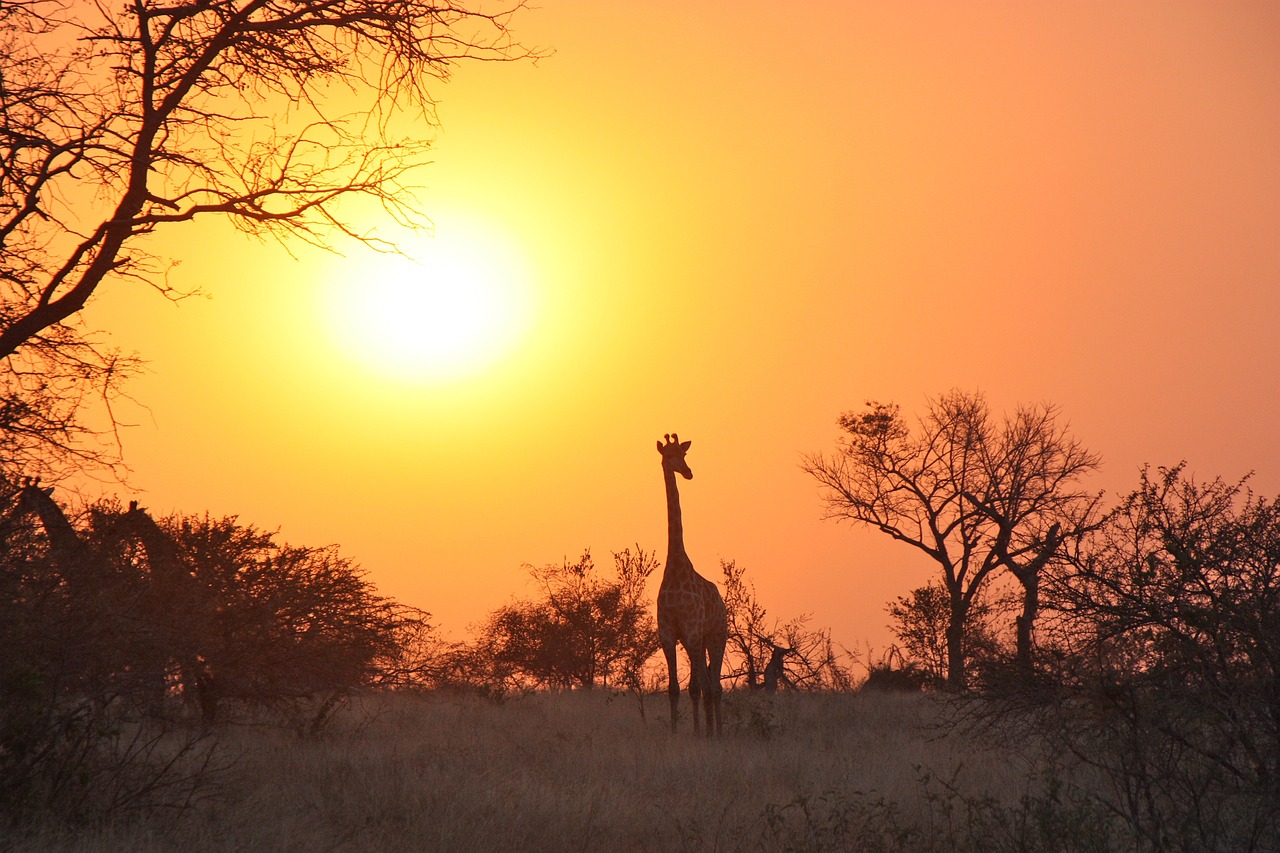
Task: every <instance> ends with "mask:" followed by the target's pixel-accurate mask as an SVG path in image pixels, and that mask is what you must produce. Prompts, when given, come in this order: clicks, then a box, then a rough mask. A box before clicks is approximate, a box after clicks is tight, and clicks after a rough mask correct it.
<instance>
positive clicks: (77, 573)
mask: <svg viewBox="0 0 1280 853" xmlns="http://www.w3.org/2000/svg"><path fill="white" fill-rule="evenodd" d="M28 513H34V514H35V515H36V517H37V518H39V519H40V524H41V526H42V527H44V532H45V536H47V537H48V539H49V553H50V556H52V557H53V559H54V562H55V563H56V564H57V566H58V570H59V572H61V573H62V578H63V581H64V582H65V583H66V584H67V587H68V588H71V587H73V586H75V585H76V584H80V583H83V582H84V581H85V580H86V576H87V574H88V573H89V572H90V571H92V568H93V565H94V563H95V560H94V556H93V552H92V549H90V548H89V546H88V544H86V543H85V541H84V540H83V539H81V538H80V534H79V533H77V532H76V529H75V528H74V527H72V526H71V522H70V521H68V520H67V516H66V514H65V513H64V512H63V511H62V507H60V506H58V504H57V503H56V502H55V501H54V500H53V487H52V486H41V485H40V480H39V478H36V479H32V478H31V477H27V478H25V479H23V481H22V489H21V490H20V491H19V492H18V501H17V504H16V505H15V506H14V509H13V513H12V515H11V518H13V519H14V520H17V519H20V518H22V517H23V516H25V515H27V514H28Z"/></svg>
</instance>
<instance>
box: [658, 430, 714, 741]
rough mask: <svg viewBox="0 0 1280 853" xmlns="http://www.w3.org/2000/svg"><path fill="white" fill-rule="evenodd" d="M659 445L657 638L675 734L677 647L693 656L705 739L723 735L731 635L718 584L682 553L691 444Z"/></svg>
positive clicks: (692, 679)
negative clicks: (679, 484)
mask: <svg viewBox="0 0 1280 853" xmlns="http://www.w3.org/2000/svg"><path fill="white" fill-rule="evenodd" d="M663 439H664V440H665V442H666V443H665V444H664V443H663V442H662V441H659V442H658V453H659V454H661V455H662V479H663V481H664V483H665V484H666V489H667V565H666V568H665V569H664V570H663V572H662V585H661V586H660V587H659V588H658V640H659V642H660V643H661V644H662V653H663V654H664V655H665V656H666V658H667V696H668V697H669V698H670V700H671V731H672V732H673V733H674V732H675V731H676V711H677V707H678V706H679V704H680V679H679V677H678V676H677V674H676V644H677V643H679V644H680V645H682V646H684V650H685V653H686V654H687V655H688V656H689V700H690V701H691V702H692V704H693V732H694V734H695V735H696V734H700V727H699V720H698V703H699V699H701V700H702V703H703V708H704V711H705V714H706V720H707V736H708V737H710V736H711V735H712V734H713V729H714V734H717V735H718V734H720V696H721V692H722V691H721V687H720V665H721V664H722V663H723V662H724V647H725V642H726V640H727V637H728V627H727V622H726V617H725V609H724V599H723V598H721V597H720V590H719V589H717V588H716V585H715V584H714V583H712V582H711V581H709V580H707V579H706V578H704V577H702V575H700V574H698V573H697V572H696V571H694V568H693V563H692V562H690V560H689V555H688V554H686V553H685V550H684V526H683V521H682V520H681V517H680V493H679V490H678V489H677V488H676V474H679V475H680V476H682V477H684V478H685V479H686V480H692V479H693V472H692V471H691V470H689V465H688V463H687V462H685V458H684V457H685V454H686V453H687V452H688V451H689V445H690V444H692V442H689V441H685V442H682V441H680V436H678V435H676V434H675V433H671V434H668V435H664V436H663Z"/></svg>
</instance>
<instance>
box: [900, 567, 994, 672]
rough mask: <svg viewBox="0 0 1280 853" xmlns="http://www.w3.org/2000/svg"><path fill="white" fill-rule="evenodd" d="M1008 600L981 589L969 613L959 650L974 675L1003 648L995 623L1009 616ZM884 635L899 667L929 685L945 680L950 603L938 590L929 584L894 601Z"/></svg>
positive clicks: (945, 592)
mask: <svg viewBox="0 0 1280 853" xmlns="http://www.w3.org/2000/svg"><path fill="white" fill-rule="evenodd" d="M1010 603H1011V602H1010V601H1009V599H1008V596H996V597H995V598H994V600H993V597H992V595H991V594H990V590H989V589H986V588H984V590H983V591H982V593H980V594H979V595H978V597H977V598H976V599H975V600H974V602H973V604H972V606H971V607H970V608H969V616H968V618H967V619H966V620H965V625H964V630H965V637H964V646H965V649H967V650H968V655H969V664H970V665H971V666H972V667H973V668H976V669H982V668H983V666H984V665H986V664H991V663H994V662H996V661H998V660H999V658H1000V657H1001V653H1002V651H1004V648H1003V644H1002V643H1001V641H1000V637H999V632H998V629H997V625H996V622H997V620H999V619H1000V618H1001V617H1004V616H1005V615H1006V614H1007V613H1008V611H1009V605H1010ZM886 609H887V611H888V613H889V616H890V618H891V619H892V621H891V622H890V624H889V630H891V631H892V632H893V635H894V636H895V637H896V638H897V640H898V643H899V644H900V652H901V656H902V662H903V664H904V665H905V666H907V667H908V668H910V669H913V670H914V671H918V672H920V673H923V674H924V675H925V680H926V682H927V683H929V684H935V685H940V684H944V683H945V682H946V680H947V628H948V626H949V625H950V623H951V597H950V595H948V593H947V590H946V588H945V587H944V586H942V584H940V583H938V582H936V581H931V582H930V583H928V584H926V585H924V586H922V587H919V588H917V589H913V590H912V591H911V594H910V595H908V596H899V597H898V598H897V600H896V601H893V602H890V604H889V605H888V607H887V608H886Z"/></svg>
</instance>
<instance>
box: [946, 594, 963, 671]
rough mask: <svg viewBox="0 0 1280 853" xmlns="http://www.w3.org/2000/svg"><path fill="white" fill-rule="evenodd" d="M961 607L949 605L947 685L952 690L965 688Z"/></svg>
mask: <svg viewBox="0 0 1280 853" xmlns="http://www.w3.org/2000/svg"><path fill="white" fill-rule="evenodd" d="M965 616H966V613H965V611H964V610H963V609H961V608H959V607H956V606H955V605H954V604H953V605H952V607H951V621H950V623H949V624H948V625H947V686H948V687H950V688H951V689H952V690H964V688H965V677H964V676H965V672H964V670H965V666H964V664H965V660H964V655H965V652H964V620H965Z"/></svg>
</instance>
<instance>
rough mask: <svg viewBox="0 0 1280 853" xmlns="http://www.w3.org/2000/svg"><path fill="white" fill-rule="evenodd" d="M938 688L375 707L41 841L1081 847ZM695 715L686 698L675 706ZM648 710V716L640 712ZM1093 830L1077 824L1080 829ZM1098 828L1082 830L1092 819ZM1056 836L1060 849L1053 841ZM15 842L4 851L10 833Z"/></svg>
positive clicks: (284, 845)
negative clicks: (141, 809)
mask: <svg viewBox="0 0 1280 853" xmlns="http://www.w3.org/2000/svg"><path fill="white" fill-rule="evenodd" d="M939 701H940V700H938V699H936V698H934V697H930V696H928V695H920V694H917V695H886V694H857V695H855V694H838V695H809V694H789V693H783V694H778V695H775V696H766V695H763V694H747V693H741V692H731V693H728V694H726V697H725V730H726V731H725V736H724V737H723V738H721V739H719V740H716V741H707V740H699V739H695V738H694V737H693V735H692V732H691V731H690V726H689V721H688V719H687V718H686V719H684V720H682V721H681V723H682V726H681V731H680V733H679V734H678V735H675V736H673V735H672V734H671V732H670V728H669V719H668V718H667V708H666V698H665V696H649V697H646V698H645V699H644V700H643V706H642V705H641V700H639V699H637V697H635V696H626V695H614V696H609V695H606V694H604V693H603V692H599V691H597V692H589V693H562V694H536V695H531V696H527V697H524V698H519V699H511V700H507V701H505V702H502V703H495V702H493V701H489V700H485V699H482V698H479V697H474V696H463V695H415V694H394V695H386V694H383V695H374V696H367V697H362V698H360V699H358V700H356V701H353V702H352V703H350V704H349V705H347V706H346V707H344V708H343V709H341V711H340V712H339V713H337V714H335V716H334V718H333V719H332V721H331V723H330V724H329V726H328V727H327V728H326V729H325V730H324V731H323V732H321V733H320V734H318V735H314V736H300V735H298V734H296V733H291V732H289V731H288V730H287V729H285V728H282V727H280V726H268V725H261V724H251V723H249V722H247V721H242V722H241V723H240V724H238V725H235V726H231V727H229V728H228V729H227V730H226V731H224V732H223V734H222V736H221V742H220V746H219V749H220V751H221V754H222V756H223V757H224V758H228V757H230V758H234V763H233V765H232V767H231V769H230V770H228V771H227V772H226V773H225V774H224V775H223V776H222V777H221V778H220V780H219V787H218V788H217V790H214V791H210V792H208V794H209V796H207V797H205V798H204V799H203V800H199V801H197V802H196V803H195V804H194V805H192V806H191V807H189V808H187V809H184V810H182V811H179V812H176V813H172V814H165V813H163V812H152V813H149V814H147V815H145V816H142V815H135V816H129V815H121V816H117V817H114V818H112V819H109V820H107V821H104V822H101V823H99V824H97V825H81V826H70V827H69V826H65V825H61V824H59V823H58V822H57V821H56V820H53V819H50V821H48V822H46V823H44V824H42V825H40V826H37V827H34V828H30V827H29V828H28V829H26V830H24V831H23V833H22V834H21V835H15V836H13V837H11V838H9V839H8V843H9V846H11V847H12V848H13V849H21V850H30V851H46V850H48V851H53V850H58V851H82V853H98V851H108V850H110V851H117V850H133V851H168V850H192V851H233V850H235V851H244V850H254V851H259V850H262V851H267V850H270V851H326V850H333V851H364V850H369V851H374V850H376V851H389V850H529V851H539V850H556V851H572V850H584V851H618V850H637V851H643V850H652V851H680V850H826V849H848V850H876V849H884V850H895V849H918V850H951V849H965V848H968V849H974V850H978V849H983V850H994V849H1002V848H1004V849H1064V850H1065V849H1083V847H1088V846H1099V847H1103V846H1105V844H1104V841H1105V835H1106V831H1105V827H1103V828H1101V829H1098V831H1097V832H1096V833H1095V836H1096V838H1098V839H1102V840H1099V841H1098V843H1097V844H1095V845H1091V844H1090V843H1087V842H1089V840H1090V839H1089V838H1084V839H1083V840H1082V839H1081V837H1079V831H1078V827H1077V830H1076V837H1075V842H1074V846H1073V845H1072V844H1068V846H1061V847H1059V846H1058V842H1059V841H1061V842H1067V841H1070V840H1071V839H1070V838H1069V837H1067V836H1062V835H1060V834H1058V835H1055V834H1054V832H1053V831H1052V827H1051V823H1052V821H1053V820H1056V819H1060V818H1062V816H1063V814H1064V813H1065V812H1064V809H1065V808H1067V806H1068V805H1069V804H1067V805H1063V804H1061V803H1058V804H1057V806H1055V808H1056V811H1054V810H1053V809H1051V810H1050V811H1052V812H1053V813H1052V814H1050V815H1048V817H1046V818H1037V817H1035V815H1034V810H1035V807H1036V806H1037V804H1039V805H1040V806H1043V805H1045V804H1049V805H1050V806H1054V804H1055V800H1054V799H1053V798H1054V792H1053V791H1052V790H1050V789H1049V788H1046V787H1045V786H1044V784H1043V780H1041V779H1040V778H1039V777H1037V775H1036V773H1035V765H1036V759H1035V756H1034V755H1033V754H1031V752H1030V751H1029V750H1022V749H1016V748H1014V746H1016V745H1011V744H1007V743H1006V744H982V743H974V742H972V741H971V740H969V739H967V738H965V737H963V736H961V735H958V734H955V733H950V734H948V733H945V732H944V731H942V730H939V729H937V728H936V727H935V723H936V722H937V721H938V720H939V719H940V718H941V717H942V715H943V713H944V709H943V708H942V707H941V706H940V704H939ZM687 707H688V700H687V697H682V708H686V709H687ZM642 711H643V713H642ZM1072 822H1073V823H1077V824H1079V823H1080V822H1079V821H1072ZM1086 824H1087V821H1086V822H1085V823H1084V824H1080V825H1086ZM1055 839H1057V840H1055ZM0 846H3V845H0Z"/></svg>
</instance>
